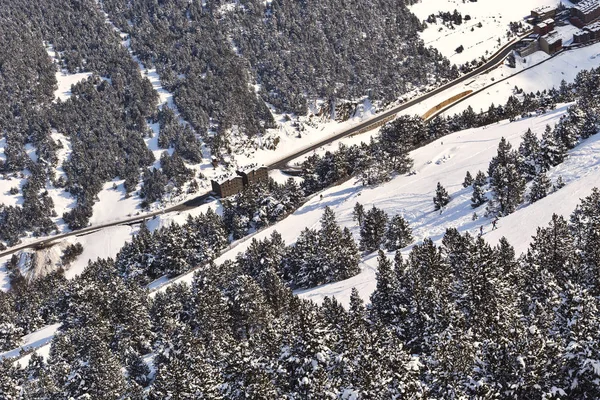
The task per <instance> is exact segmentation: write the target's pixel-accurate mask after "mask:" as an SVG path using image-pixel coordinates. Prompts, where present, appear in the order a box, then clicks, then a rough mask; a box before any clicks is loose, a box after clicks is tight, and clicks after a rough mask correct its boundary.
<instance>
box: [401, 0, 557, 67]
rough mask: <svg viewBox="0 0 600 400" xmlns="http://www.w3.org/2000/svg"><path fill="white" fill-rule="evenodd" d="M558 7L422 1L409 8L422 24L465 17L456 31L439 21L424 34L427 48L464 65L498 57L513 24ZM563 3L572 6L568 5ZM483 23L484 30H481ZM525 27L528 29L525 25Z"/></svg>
mask: <svg viewBox="0 0 600 400" xmlns="http://www.w3.org/2000/svg"><path fill="white" fill-rule="evenodd" d="M558 3H559V2H558V1H556V0H507V1H490V0H479V1H474V2H471V1H469V0H466V1H462V0H422V1H421V2H420V3H417V4H414V5H412V6H409V9H410V11H411V12H412V13H413V14H415V15H416V16H417V17H418V18H419V19H420V20H426V19H427V17H428V16H429V15H431V14H437V13H438V12H440V11H442V12H444V11H446V12H450V13H452V12H454V10H457V11H459V12H460V13H461V14H462V16H463V23H462V24H461V25H457V26H455V27H454V28H455V29H449V28H448V27H446V26H444V25H443V23H442V21H441V19H439V18H438V22H437V23H436V24H428V27H427V28H426V29H425V30H424V31H423V32H421V33H420V37H421V39H422V40H423V41H424V42H425V44H426V45H429V46H432V47H435V48H436V49H437V50H439V51H440V53H442V54H443V55H444V56H446V57H447V58H448V59H449V60H450V62H452V63H454V64H458V65H460V64H464V63H465V62H467V61H472V60H474V59H479V58H480V57H481V56H485V55H486V54H491V53H494V52H495V51H496V50H498V48H500V46H501V45H504V44H506V43H507V42H508V41H509V39H508V38H507V31H508V30H509V23H510V22H519V21H523V18H524V17H526V16H528V15H529V14H530V12H531V10H532V9H534V8H536V7H538V6H542V5H552V6H557V5H558ZM563 3H566V4H568V2H564V1H563ZM465 15H469V16H470V17H471V20H470V21H464V17H465ZM479 23H481V25H482V27H481V28H478V27H477V25H478V24H479ZM523 24H524V26H525V27H527V24H526V23H525V22H523ZM471 29H473V30H471ZM499 39H500V43H499ZM460 45H462V46H463V47H464V50H463V51H462V53H456V51H455V50H456V48H457V47H459V46H460Z"/></svg>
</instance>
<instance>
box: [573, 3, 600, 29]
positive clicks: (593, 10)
mask: <svg viewBox="0 0 600 400" xmlns="http://www.w3.org/2000/svg"><path fill="white" fill-rule="evenodd" d="M571 17H572V18H573V19H578V20H579V21H581V22H582V23H583V24H584V25H586V24H589V23H590V22H592V21H594V20H595V19H597V18H600V0H583V1H582V2H580V3H579V4H575V5H574V6H573V8H571ZM574 25H576V26H579V25H577V24H574Z"/></svg>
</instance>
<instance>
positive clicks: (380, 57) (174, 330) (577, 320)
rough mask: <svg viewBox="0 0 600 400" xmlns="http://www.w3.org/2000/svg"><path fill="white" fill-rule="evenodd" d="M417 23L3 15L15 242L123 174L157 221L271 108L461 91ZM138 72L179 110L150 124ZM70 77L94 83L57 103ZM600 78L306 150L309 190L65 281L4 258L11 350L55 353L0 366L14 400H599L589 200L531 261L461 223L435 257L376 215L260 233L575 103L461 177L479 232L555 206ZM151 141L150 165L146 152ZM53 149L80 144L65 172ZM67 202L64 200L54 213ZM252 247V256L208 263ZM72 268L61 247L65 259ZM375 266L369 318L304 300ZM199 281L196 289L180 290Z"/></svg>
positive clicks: (1, 168)
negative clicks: (57, 199) (152, 71)
mask: <svg viewBox="0 0 600 400" xmlns="http://www.w3.org/2000/svg"><path fill="white" fill-rule="evenodd" d="M105 13H106V14H105ZM107 18H108V20H107ZM421 29H423V25H422V23H421V22H419V21H418V20H417V19H416V17H414V16H413V15H412V14H410V12H409V10H408V9H407V7H406V5H405V4H404V3H403V2H394V1H389V0H376V1H373V2H359V1H355V0H344V1H342V2H339V1H338V2H335V1H331V0H319V1H313V2H307V1H289V0H268V1H254V0H240V1H237V2H232V3H226V2H221V1H218V0H217V1H209V0H207V1H199V0H192V1H188V0H185V1H179V0H165V1H158V0H99V1H97V2H96V1H92V0H66V1H64V0H63V1H59V0H44V1H33V0H11V1H4V2H0V38H3V39H2V44H3V46H0V130H1V132H0V143H1V144H2V146H3V148H4V152H3V156H2V157H1V158H0V179H11V180H13V179H14V180H15V181H19V182H20V181H22V182H23V184H22V185H21V186H20V187H15V188H14V191H15V193H21V194H22V198H23V201H22V202H21V203H19V204H16V205H5V204H0V247H2V246H4V244H6V245H9V246H10V245H14V244H16V243H18V242H19V240H20V238H21V237H23V236H24V235H26V234H30V233H32V234H33V235H35V236H40V235H47V234H51V233H54V232H56V231H57V230H58V226H57V221H58V219H60V217H62V218H63V220H64V221H65V222H66V223H67V224H68V226H69V227H70V228H72V229H77V228H81V227H84V226H87V225H88V223H89V220H90V217H91V216H92V207H93V205H94V203H96V202H97V201H98V195H99V193H100V192H101V190H102V188H103V186H104V184H105V183H106V182H109V181H111V180H113V179H115V178H120V179H122V180H124V183H123V186H124V189H125V191H126V193H127V194H128V195H134V193H137V195H139V196H140V199H143V201H144V204H145V205H146V206H147V205H148V204H150V203H152V202H155V201H158V200H160V199H161V197H162V196H163V195H164V194H165V192H166V190H167V189H166V188H167V187H168V186H175V187H177V188H182V187H184V185H185V184H187V183H190V182H191V184H193V183H194V182H195V179H196V178H197V179H202V176H194V172H193V171H192V170H191V169H190V168H189V166H190V165H191V164H197V163H199V162H201V161H202V158H203V156H204V154H203V152H204V150H208V151H209V152H210V151H212V152H213V153H215V154H216V153H219V152H222V151H225V152H226V151H227V147H228V145H229V140H230V138H231V137H232V135H240V136H244V137H252V136H256V135H261V134H263V133H264V132H265V130H267V129H270V128H273V127H275V120H274V115H275V114H289V115H296V116H297V115H305V114H310V113H311V112H314V111H316V110H315V109H314V106H315V104H316V102H317V101H324V102H325V103H326V104H329V107H331V106H332V105H335V104H336V102H338V101H342V100H347V99H352V100H357V99H362V98H364V97H365V96H368V97H369V98H370V99H371V100H372V101H378V102H380V103H381V104H382V105H383V104H387V103H390V102H392V101H395V100H396V99H397V98H398V97H400V96H401V95H402V94H405V93H407V92H408V91H410V90H412V89H414V88H416V87H419V86H423V85H426V84H430V83H435V82H441V81H444V80H446V79H450V78H453V77H456V76H457V74H458V72H457V69H456V68H454V67H451V66H450V63H449V62H448V60H445V59H443V57H442V56H441V55H439V53H437V52H436V51H435V50H433V49H431V48H427V47H426V46H425V45H424V44H423V43H422V41H420V39H419V38H418V36H417V33H418V32H419V31H420V30H421ZM124 41H125V42H126V43H125V45H124V43H123V42H124ZM128 46H129V47H128ZM130 50H131V52H130ZM50 54H55V56H54V57H51V56H50ZM138 61H139V62H141V63H142V65H143V67H142V68H140V64H138ZM144 68H156V69H157V71H158V74H159V76H160V79H161V82H162V84H163V86H164V87H165V88H166V89H167V90H169V91H170V92H172V93H173V94H174V106H175V107H173V108H169V107H167V106H163V107H162V108H158V107H157V105H158V102H159V97H158V94H157V92H156V91H155V90H154V89H153V87H152V84H151V82H150V81H149V80H148V79H147V77H145V76H144V74H143V72H142V71H143V70H144ZM59 70H66V71H68V72H70V73H81V72H86V73H89V74H90V76H89V77H88V78H86V79H85V80H83V81H81V82H79V83H77V84H76V85H74V86H73V87H72V89H71V92H72V95H71V97H70V98H68V99H67V100H65V101H62V100H60V99H56V98H55V95H54V93H55V90H56V85H57V80H56V77H55V74H56V72H57V71H59ZM599 80H600V68H598V69H595V70H590V71H583V72H581V73H580V74H579V75H578V76H577V79H576V80H575V81H574V82H573V83H572V84H567V83H564V84H563V85H561V87H559V88H556V89H553V90H550V91H544V92H538V93H523V92H522V91H520V90H519V89H518V88H515V91H514V96H511V97H510V98H509V99H508V102H507V103H506V104H503V105H498V106H494V105H492V106H491V107H489V108H488V109H487V110H482V111H481V112H479V113H478V112H476V111H475V110H473V109H472V108H468V109H467V110H465V111H464V112H462V113H460V114H457V115H454V116H450V117H438V118H435V119H433V120H432V121H429V122H424V121H423V120H422V119H421V118H420V117H411V116H400V117H398V118H396V119H395V120H393V121H392V122H389V123H387V124H386V125H384V126H383V127H382V128H381V129H380V131H379V132H378V133H377V135H374V136H373V137H372V139H371V141H370V142H369V143H362V144H360V145H349V146H345V145H341V146H340V147H339V148H338V149H337V150H335V151H328V152H326V153H324V154H323V155H318V154H314V155H311V156H309V157H307V158H306V160H305V161H304V162H303V163H302V165H301V166H300V168H301V172H300V178H301V182H299V181H298V180H294V179H292V178H290V179H289V180H287V182H285V183H277V182H275V181H274V180H272V179H270V180H269V181H267V182H262V183H260V184H256V185H252V186H250V187H247V188H246V189H245V190H243V191H242V192H241V193H239V194H237V195H234V196H231V197H229V198H227V199H223V200H222V201H221V203H220V207H219V212H218V213H217V212H215V211H213V209H211V208H207V210H206V211H204V212H197V213H195V214H194V216H189V217H188V218H187V220H186V221H185V222H184V223H181V224H175V223H173V224H170V225H166V226H159V227H158V228H156V229H153V230H150V229H148V226H147V225H146V224H144V223H143V224H142V225H141V228H140V230H139V231H138V232H137V234H135V235H133V236H132V237H131V240H129V241H128V242H127V243H126V244H125V245H124V246H123V247H122V248H121V249H120V251H119V252H118V254H117V255H116V256H115V257H114V258H99V259H97V260H95V261H93V262H90V263H89V264H88V266H87V268H86V269H85V270H84V271H83V273H82V274H81V275H79V276H76V277H74V278H73V279H67V278H66V277H65V271H64V270H63V269H62V268H59V269H58V270H56V271H52V272H50V273H48V274H47V275H45V276H41V277H39V278H37V279H28V278H27V277H25V276H23V275H22V273H21V265H20V263H21V262H22V259H20V258H19V257H17V256H16V255H15V256H13V257H12V258H11V259H10V260H9V261H8V262H7V263H6V265H5V266H3V267H5V268H6V270H7V271H8V274H9V279H10V290H8V291H7V292H3V291H0V353H2V352H4V351H9V350H12V349H15V348H19V346H20V344H21V343H20V341H21V338H22V337H23V336H24V335H27V334H30V333H33V332H35V331H37V330H39V329H40V328H43V327H45V326H48V325H51V324H57V326H59V328H58V331H57V332H56V334H55V335H54V337H53V339H52V342H51V347H50V351H49V355H48V357H46V358H44V357H43V356H41V355H38V354H36V353H33V354H29V358H28V362H26V363H22V364H24V365H20V364H18V363H17V361H16V359H15V358H4V359H0V399H7V400H13V399H52V400H54V399H56V400H58V399H107V400H109V399H110V400H112V399H114V400H117V399H157V400H158V399H257V400H258V399H298V400H299V399H319V400H320V399H342V400H356V399H381V400H387V399H405V398H411V399H412V398H427V399H464V398H477V399H492V398H494V399H540V400H541V399H559V398H561V399H564V398H573V399H596V398H600V379H599V375H600V314H599V312H600V252H599V251H598V250H597V248H598V241H599V240H600V238H599V232H600V190H598V189H593V190H592V191H591V194H590V195H588V196H586V197H583V198H581V199H580V201H579V204H578V205H577V207H576V208H575V210H573V212H572V213H571V214H570V216H569V217H563V216H560V215H557V214H554V215H553V216H552V218H551V219H550V221H539V223H540V227H539V228H537V232H536V234H535V236H534V237H533V240H532V242H531V244H530V246H529V247H528V249H527V251H526V252H524V254H516V253H515V250H514V248H513V246H512V245H511V243H509V241H508V240H506V239H505V238H502V239H500V241H499V242H498V244H497V245H494V246H492V245H490V244H489V243H487V242H486V240H485V237H486V236H483V234H482V233H481V234H480V235H479V236H477V237H475V236H473V235H472V234H470V233H468V232H459V231H458V230H457V229H455V228H449V229H447V230H446V232H445V234H444V235H443V237H442V236H440V237H439V240H438V241H434V240H433V238H427V237H425V238H423V237H415V236H413V227H411V226H410V223H409V222H408V220H407V219H405V218H404V217H403V216H402V215H400V214H397V215H392V214H390V215H388V214H387V213H386V212H385V211H384V210H383V209H380V208H378V207H376V206H375V205H372V204H368V203H366V202H365V203H364V205H363V204H361V203H360V202H356V205H355V207H354V210H353V213H352V217H353V220H352V221H351V222H350V223H351V224H354V226H353V228H356V229H355V232H357V233H356V234H355V235H353V233H352V232H351V230H350V229H349V228H348V227H347V225H348V224H346V226H343V225H342V223H341V222H340V221H339V220H338V218H337V217H336V212H335V210H334V209H333V208H331V207H329V206H323V207H320V208H318V209H319V210H321V209H322V215H321V218H320V220H319V221H318V224H317V225H315V226H313V227H307V228H306V229H304V230H302V231H301V232H300V233H299V235H298V236H297V237H296V238H295V240H294V241H293V242H289V243H286V241H284V239H283V238H282V235H281V234H280V233H278V232H277V231H276V230H274V231H273V233H272V234H270V235H269V236H266V237H263V238H262V239H261V240H258V239H254V238H252V239H250V238H249V235H251V234H252V233H254V232H257V231H260V230H261V229H264V228H266V227H268V226H271V225H274V224H277V223H278V222H280V221H282V220H283V219H284V218H286V217H287V216H289V215H290V214H292V213H294V212H295V211H296V210H298V209H299V208H300V207H302V205H303V204H304V203H305V202H306V201H308V200H307V199H309V198H310V196H313V198H315V199H316V198H318V196H319V192H320V191H321V190H323V189H325V188H328V187H330V186H332V185H335V184H338V183H340V182H343V181H345V180H348V179H356V180H357V182H359V184H362V185H365V186H371V187H375V186H377V185H381V184H383V183H385V182H387V181H390V180H391V179H392V178H394V177H396V176H398V175H404V174H414V173H415V171H413V167H414V165H413V164H414V162H413V160H412V159H411V157H410V151H412V150H415V149H417V148H419V147H422V146H424V145H426V144H428V143H431V142H433V141H435V140H436V139H439V138H441V137H443V136H445V135H447V134H449V133H452V132H457V131H461V130H464V129H470V128H475V127H479V126H485V125H489V124H493V123H496V122H498V121H500V120H503V119H510V120H517V119H525V118H528V117H529V114H530V113H533V112H537V111H540V110H541V111H543V110H548V109H552V108H554V107H555V106H556V104H557V103H572V104H571V105H570V106H569V108H568V110H567V111H566V112H565V114H564V116H563V117H562V118H561V120H560V121H559V122H558V123H557V124H556V125H555V126H547V128H546V130H545V131H544V133H543V134H542V135H541V136H540V137H539V138H538V137H537V136H536V135H535V134H534V133H533V132H532V131H531V130H528V131H526V132H524V134H523V136H522V141H521V144H520V145H519V146H518V147H517V146H515V147H513V146H512V145H511V144H510V142H509V141H507V140H506V139H504V138H502V140H500V142H499V143H498V144H497V150H496V153H495V155H494V156H493V157H492V158H491V159H490V160H489V166H488V167H487V169H486V170H485V171H475V170H473V171H468V172H466V176H465V178H464V182H463V183H462V186H463V189H468V190H469V196H471V194H470V193H471V190H472V197H471V200H470V204H469V201H468V200H467V203H466V208H467V209H468V210H469V214H470V212H471V209H472V211H473V219H474V220H476V219H477V218H480V217H481V216H483V215H485V216H487V217H490V218H498V217H503V216H507V215H509V214H511V213H514V212H516V211H517V210H519V208H521V207H525V206H527V205H529V204H532V203H535V202H537V201H539V200H541V199H543V198H544V197H546V196H547V195H548V194H550V193H552V192H553V191H558V190H561V189H562V188H563V186H564V183H563V182H562V180H561V178H560V176H559V177H558V179H556V180H550V178H548V175H547V174H548V173H549V171H550V170H551V169H553V168H555V167H557V166H560V165H561V164H562V163H563V162H565V160H568V157H569V153H568V152H569V150H571V149H574V148H576V147H577V146H578V145H580V144H581V143H582V142H583V141H584V140H586V139H588V138H590V137H591V136H592V135H594V134H597V132H598V128H599V127H600V101H599V99H600V88H599V87H598V81H599ZM330 109H331V108H330ZM151 124H155V125H157V126H158V134H159V137H158V145H159V147H160V148H161V149H162V150H165V152H164V153H162V156H160V159H159V160H157V159H155V156H154V154H153V152H152V151H151V150H150V149H149V148H148V146H147V144H146V140H147V139H148V138H149V137H150V136H151V135H152V130H151V128H150V125H151ZM509 126H510V125H509ZM57 133H60V134H61V135H64V137H65V138H67V139H68V141H69V144H68V147H69V149H70V153H69V157H68V158H67V159H65V160H64V161H63V160H60V158H59V157H58V154H59V152H60V150H61V149H64V148H65V146H67V144H66V143H63V142H62V141H61V140H59V139H56V138H57V135H56V134H57ZM494 146H496V145H495V144H494ZM494 148H496V147H494ZM167 150H168V151H167ZM158 166H160V168H159V167H158ZM461 179H462V178H461ZM453 184H456V182H455V183H453ZM195 185H197V182H196V183H195ZM447 185H448V183H447V182H439V183H437V186H436V188H435V189H436V190H435V195H434V197H433V198H429V200H428V201H429V202H432V203H433V209H434V211H433V212H434V213H436V214H437V213H439V214H440V215H442V214H443V213H444V212H446V207H447V206H448V204H449V203H450V202H451V201H452V198H451V196H450V194H449V192H448V190H447V189H446V187H445V186H447ZM196 187H197V186H196ZM53 188H59V189H64V190H65V191H67V192H68V193H69V194H70V195H72V196H73V198H74V200H75V202H74V203H75V204H74V205H73V207H72V208H71V209H70V210H69V211H67V212H65V214H64V215H62V216H59V215H57V212H56V210H55V207H54V204H53V200H52V198H51V196H50V195H49V192H48V191H49V190H51V189H53ZM433 189H434V188H433V187H432V190H433ZM10 190H11V193H12V192H13V189H10ZM450 193H453V192H450ZM365 197H366V196H365ZM467 198H468V197H467ZM427 206H428V207H429V206H430V204H428V205H427ZM424 207H425V206H424ZM544 224H546V225H544ZM494 226H495V222H494ZM280 232H282V231H281V230H280ZM240 239H241V240H245V239H248V243H249V246H248V247H247V249H246V250H245V251H243V252H240V253H239V254H238V255H237V256H236V257H233V258H231V259H229V260H227V261H223V262H220V261H218V260H217V258H218V257H219V256H220V255H221V254H222V253H223V252H225V251H227V250H228V249H230V248H231V247H230V246H232V245H234V244H235V242H236V241H237V240H240ZM410 245H412V247H410V248H407V246H410ZM82 251H83V246H82V245H81V244H79V243H77V244H71V245H69V246H67V247H66V248H65V249H64V251H63V255H62V259H61V262H62V265H63V266H64V267H65V268H66V267H68V265H69V263H70V262H72V261H73V260H75V259H76V258H77V257H78V256H79V255H80V254H81V253H82ZM369 256H375V257H377V271H376V289H375V290H374V292H373V293H372V294H371V295H370V297H369V299H368V301H365V300H366V299H363V298H361V296H360V295H359V292H358V290H356V289H353V290H352V294H351V296H350V301H349V304H341V302H339V301H338V300H336V299H335V298H332V297H326V298H325V299H324V300H323V301H322V303H319V304H317V303H316V302H313V301H310V300H306V299H303V298H301V297H299V296H297V295H295V294H294V291H301V290H305V289H310V288H314V287H316V286H319V285H324V284H328V283H332V282H340V281H343V280H347V279H349V278H351V277H355V276H357V275H358V274H359V273H360V272H361V269H362V268H364V265H363V264H364V260H365V258H367V257H369ZM30 261H31V260H30ZM192 272H193V278H192V279H190V280H189V283H185V282H174V281H169V280H173V279H175V278H178V277H181V275H182V274H186V273H192ZM157 280H158V281H161V280H162V281H163V282H167V281H169V283H168V284H167V285H165V286H162V287H157V286H153V285H152V283H153V282H156V281H157ZM25 353H26V352H25V351H24V352H23V354H21V355H20V356H19V358H20V357H21V356H25V355H26V354H25Z"/></svg>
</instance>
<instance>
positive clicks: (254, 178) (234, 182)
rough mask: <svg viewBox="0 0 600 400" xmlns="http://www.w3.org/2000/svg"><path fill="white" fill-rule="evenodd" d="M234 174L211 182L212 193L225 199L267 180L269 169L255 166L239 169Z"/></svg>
mask: <svg viewBox="0 0 600 400" xmlns="http://www.w3.org/2000/svg"><path fill="white" fill-rule="evenodd" d="M235 173H236V174H235V175H233V174H230V175H225V176H222V177H219V178H216V179H213V180H211V181H210V183H211V186H212V191H213V192H215V193H216V194H217V195H218V196H219V197H221V198H225V197H229V196H233V195H234V194H238V193H240V192H241V191H242V190H244V187H246V186H248V185H254V184H256V183H258V182H267V181H268V180H269V169H268V168H267V167H265V166H260V167H258V166H257V165H256V164H253V165H249V166H246V167H243V168H240V169H239V170H237V171H235Z"/></svg>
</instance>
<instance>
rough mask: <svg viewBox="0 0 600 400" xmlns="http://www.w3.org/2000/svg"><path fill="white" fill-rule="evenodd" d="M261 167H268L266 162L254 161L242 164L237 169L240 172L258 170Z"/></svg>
mask: <svg viewBox="0 0 600 400" xmlns="http://www.w3.org/2000/svg"><path fill="white" fill-rule="evenodd" d="M259 168H266V167H265V165H264V164H258V163H252V164H248V165H244V166H241V167H239V168H238V169H237V170H238V171H240V172H249V171H253V170H257V169H259Z"/></svg>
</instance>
